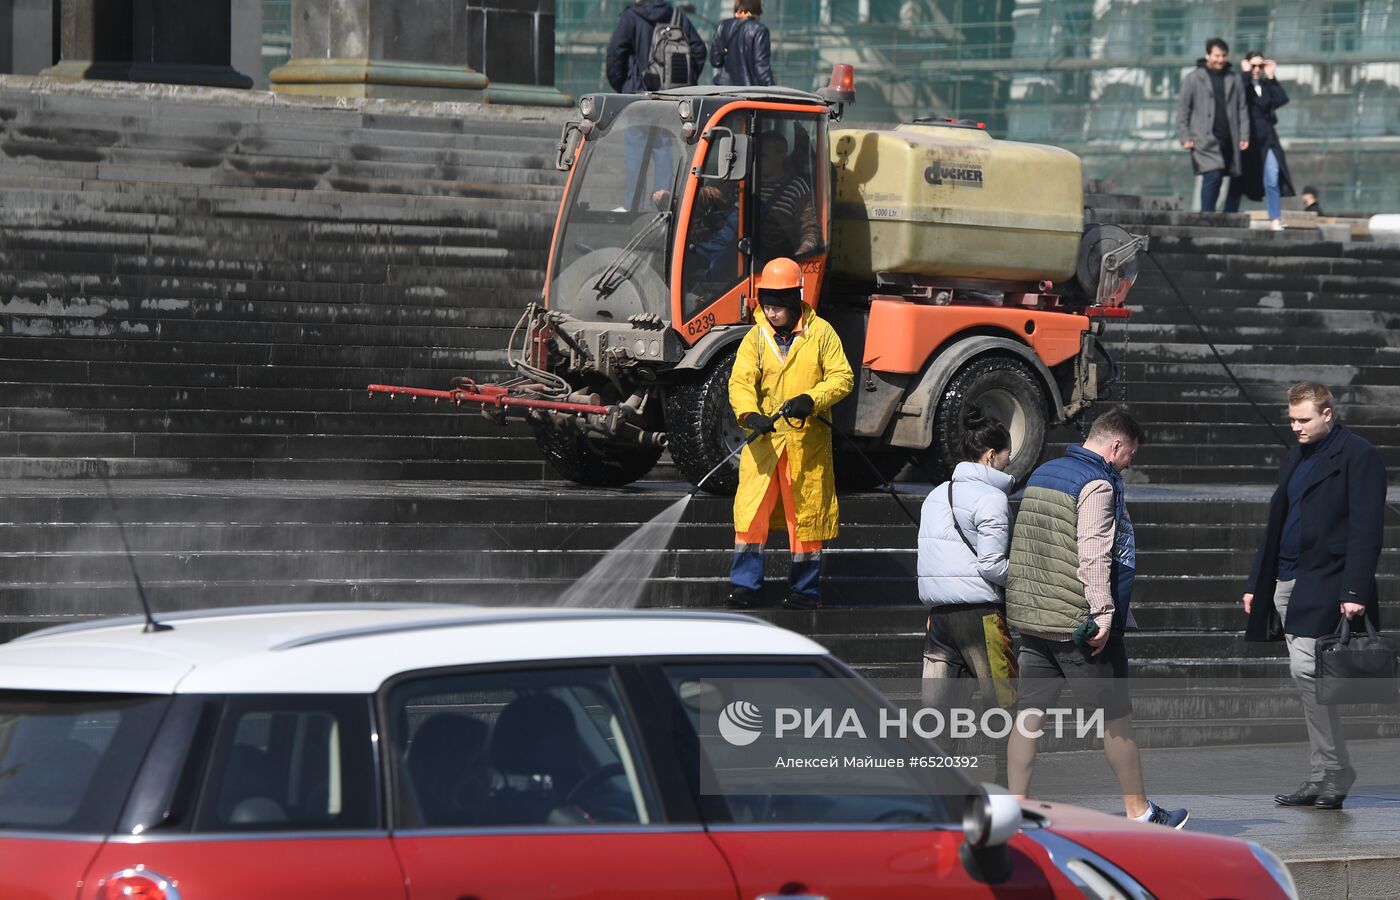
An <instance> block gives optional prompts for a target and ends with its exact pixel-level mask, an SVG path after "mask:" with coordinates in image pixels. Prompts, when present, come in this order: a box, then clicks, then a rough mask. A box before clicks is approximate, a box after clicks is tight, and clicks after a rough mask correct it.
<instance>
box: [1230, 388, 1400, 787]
mask: <svg viewBox="0 0 1400 900" xmlns="http://www.w3.org/2000/svg"><path fill="white" fill-rule="evenodd" d="M1288 420H1289V423H1290V424H1291V426H1292V428H1293V433H1294V434H1295V435H1297V436H1298V446H1297V447H1295V448H1293V449H1292V450H1291V451H1289V453H1288V455H1287V456H1286V457H1284V460H1283V466H1282V467H1281V469H1280V472H1279V483H1278V489H1277V490H1275V491H1274V496H1273V499H1272V500H1271V501H1270V503H1269V524H1268V527H1267V529H1266V531H1265V533H1264V539H1263V541H1262V542H1261V543H1260V545H1259V550H1258V552H1257V553H1256V554H1255V556H1254V566H1253V568H1252V570H1251V571H1250V575H1249V583H1248V585H1247V587H1246V593H1245V595H1244V609H1245V612H1246V613H1247V614H1248V615H1249V625H1248V627H1247V628H1246V629H1245V639H1246V640H1250V641H1277V640H1280V639H1285V640H1286V641H1287V643H1288V668H1289V672H1290V673H1291V674H1292V676H1293V681H1294V683H1296V684H1297V685H1298V690H1299V692H1300V693H1301V694H1302V701H1303V717H1304V719H1305V720H1306V721H1307V726H1308V743H1309V744H1310V745H1311V747H1312V755H1311V764H1312V771H1311V772H1310V773H1309V775H1308V779H1307V780H1306V781H1304V782H1303V784H1302V786H1301V787H1299V788H1298V789H1297V790H1296V791H1293V792H1292V793H1289V794H1278V795H1277V796H1276V797H1274V799H1275V800H1276V801H1277V802H1278V803H1279V804H1280V805H1282V806H1314V807H1317V808H1318V809H1341V808H1342V802H1343V801H1344V800H1346V796H1347V791H1348V790H1349V789H1350V788H1351V785H1352V783H1353V782H1354V781H1355V780H1356V772H1355V770H1353V769H1352V767H1351V761H1350V758H1349V757H1348V755H1347V746H1346V735H1345V734H1344V733H1343V731H1342V720H1341V715H1340V712H1339V710H1338V708H1337V707H1336V706H1324V705H1322V704H1320V703H1318V702H1317V696H1316V694H1315V685H1314V674H1313V673H1314V670H1315V666H1316V648H1317V639H1318V638H1320V637H1325V636H1327V635H1329V634H1332V633H1333V632H1334V631H1336V630H1337V628H1338V626H1339V625H1340V624H1341V620H1342V616H1346V617H1347V618H1349V619H1354V618H1356V617H1358V616H1362V615H1365V616H1368V617H1369V618H1370V619H1371V621H1372V622H1373V623H1374V624H1376V625H1377V626H1379V625H1380V620H1379V606H1378V603H1377V597H1376V564H1377V563H1378V562H1379V560H1380V554H1381V541H1382V538H1383V535H1384V524H1385V522H1384V515H1385V491H1386V480H1385V466H1384V465H1383V464H1382V462H1381V455H1380V451H1378V450H1377V449H1376V448H1375V447H1374V446H1373V445H1372V444H1371V443H1370V442H1369V441H1366V440H1365V439H1363V438H1361V437H1360V436H1358V435H1357V434H1355V433H1354V432H1352V431H1351V430H1350V429H1348V428H1346V427H1345V426H1343V425H1342V424H1341V423H1340V422H1338V421H1337V419H1336V415H1335V413H1334V412H1333V409H1332V392H1331V391H1329V390H1328V389H1327V388H1326V387H1325V386H1323V385H1321V384H1317V383H1316V382H1308V381H1305V382H1302V383H1299V384H1295V385H1293V387H1291V388H1289V389H1288Z"/></svg>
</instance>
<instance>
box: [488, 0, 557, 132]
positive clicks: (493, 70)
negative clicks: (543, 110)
mask: <svg viewBox="0 0 1400 900" xmlns="http://www.w3.org/2000/svg"><path fill="white" fill-rule="evenodd" d="M466 2H467V19H468V23H469V28H470V30H471V33H472V38H473V42H472V48H471V49H472V52H473V54H474V55H471V56H469V57H468V59H469V60H470V61H471V63H472V65H474V66H476V67H477V68H479V69H481V71H483V72H485V73H486V75H487V77H489V78H490V79H491V86H490V87H489V88H487V89H486V98H487V100H488V101H489V102H491V103H521V104H525V105H531V106H571V105H573V101H572V100H571V99H570V98H569V96H568V95H567V94H562V93H560V92H559V90H558V89H557V88H555V87H554V20H555V0H466ZM478 54H479V55H478Z"/></svg>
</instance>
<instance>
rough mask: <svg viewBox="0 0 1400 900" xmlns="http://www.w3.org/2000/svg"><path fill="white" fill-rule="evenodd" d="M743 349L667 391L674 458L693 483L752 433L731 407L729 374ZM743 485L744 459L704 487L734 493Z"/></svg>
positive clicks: (731, 463)
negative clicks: (739, 421) (741, 424)
mask: <svg viewBox="0 0 1400 900" xmlns="http://www.w3.org/2000/svg"><path fill="white" fill-rule="evenodd" d="M737 355H738V348H737V347H736V348H735V349H733V350H729V351H727V352H725V353H724V354H723V355H722V356H720V357H719V359H717V360H715V361H714V362H713V363H711V364H710V366H709V368H707V369H705V371H704V373H703V374H701V375H700V376H699V377H698V378H696V379H694V380H689V381H684V382H678V383H676V384H673V385H671V387H670V389H669V390H668V391H667V392H666V436H667V440H668V442H669V444H670V447H671V459H672V461H673V462H675V464H676V468H677V469H679V470H680V472H681V475H683V476H684V477H685V480H686V481H689V482H690V483H691V484H698V483H699V482H700V479H702V478H704V477H705V476H706V475H707V474H709V472H710V470H711V469H713V468H714V467H715V466H717V465H719V463H720V461H721V460H723V459H724V458H725V457H726V456H728V455H729V454H730V453H732V452H733V451H734V448H735V447H738V446H739V445H741V444H743V442H744V438H746V437H748V432H746V431H745V430H744V429H743V427H742V426H740V425H739V423H738V422H737V421H735V419H734V411H733V410H732V409H731V408H730V406H729V373H730V372H732V371H733V370H734V358H735V357H736V356H737ZM738 487H739V457H738V455H737V454H736V455H735V456H734V458H733V459H731V460H730V461H729V462H728V464H726V465H724V466H722V467H721V468H720V470H719V471H718V472H716V473H715V474H714V475H713V476H712V477H711V478H710V480H709V481H707V482H705V485H704V490H705V491H706V492H708V493H711V494H719V495H722V496H732V495H733V494H734V492H735V491H736V490H737V489H738Z"/></svg>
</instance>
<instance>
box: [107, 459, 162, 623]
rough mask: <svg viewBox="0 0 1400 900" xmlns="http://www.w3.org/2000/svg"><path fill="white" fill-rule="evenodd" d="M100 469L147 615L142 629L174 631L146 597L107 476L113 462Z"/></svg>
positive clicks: (128, 563) (143, 609)
mask: <svg viewBox="0 0 1400 900" xmlns="http://www.w3.org/2000/svg"><path fill="white" fill-rule="evenodd" d="M100 462H101V465H100V467H99V469H98V471H99V472H101V473H102V486H103V487H104V488H106V490H107V502H108V503H109V504H111V506H112V521H113V522H115V523H116V524H117V534H119V535H121V539H122V549H123V550H125V551H126V564H127V565H128V566H130V567H131V580H132V581H134V582H136V596H137V597H140V598H141V611H142V612H143V613H145V615H146V627H145V628H142V629H141V632H142V633H143V634H149V633H150V632H152V631H174V630H175V626H174V625H165V624H163V623H161V622H157V621H156V617H155V616H153V615H151V601H150V600H149V599H148V598H147V597H146V586H145V585H143V584H142V583H141V573H140V572H138V571H136V557H135V556H134V555H133V554H132V552H131V544H129V543H127V540H126V526H125V525H124V524H122V517H121V513H119V512H118V511H117V498H116V496H115V495H114V494H113V493H112V481H111V479H110V478H108V477H107V472H108V470H109V469H110V468H111V464H110V463H109V462H108V461H107V460H105V459H104V460H101V461H100Z"/></svg>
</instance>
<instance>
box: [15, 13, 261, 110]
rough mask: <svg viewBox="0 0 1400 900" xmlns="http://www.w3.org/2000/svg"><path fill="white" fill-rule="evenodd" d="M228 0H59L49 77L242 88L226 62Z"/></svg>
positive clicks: (242, 78)
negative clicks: (56, 53)
mask: <svg viewBox="0 0 1400 900" xmlns="http://www.w3.org/2000/svg"><path fill="white" fill-rule="evenodd" d="M229 2H230V0H202V2H200V3H185V2H181V0H63V4H62V9H63V18H62V22H61V24H60V26H59V34H60V43H61V46H62V58H61V59H60V60H59V63H58V65H56V66H53V67H52V68H49V69H45V70H44V71H43V73H42V74H44V75H48V76H51V77H54V78H72V79H109V80H113V81H153V82H159V83H162V84H202V85H208V86H210V87H227V88H247V87H251V86H252V84H253V80H252V79H251V78H249V77H248V76H247V75H244V74H242V73H240V72H237V71H235V70H234V68H233V67H232V66H231V65H229V39H230V35H231V26H230V18H229V16H230V13H229Z"/></svg>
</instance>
